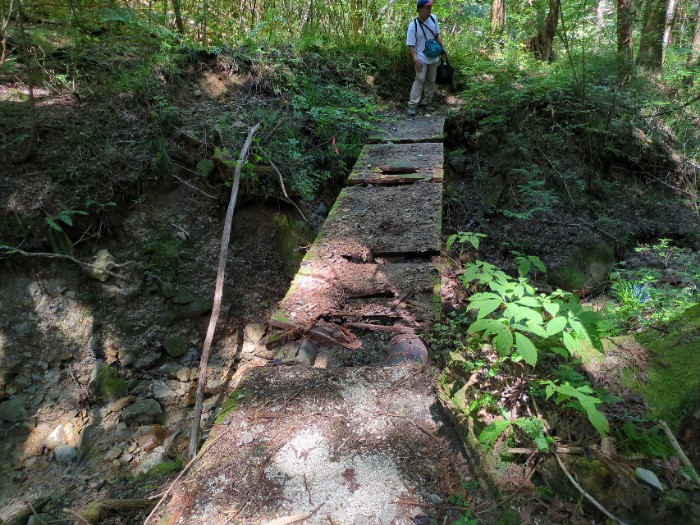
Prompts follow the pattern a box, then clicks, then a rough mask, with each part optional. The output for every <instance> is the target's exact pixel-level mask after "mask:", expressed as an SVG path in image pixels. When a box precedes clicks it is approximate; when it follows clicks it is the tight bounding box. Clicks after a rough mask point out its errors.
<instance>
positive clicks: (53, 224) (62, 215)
mask: <svg viewBox="0 0 700 525" xmlns="http://www.w3.org/2000/svg"><path fill="white" fill-rule="evenodd" d="M87 214H88V213H87V212H86V211H83V210H61V211H59V212H58V213H57V214H56V215H50V216H47V217H44V220H45V221H46V224H48V225H49V227H50V228H51V229H53V230H55V231H58V232H63V227H62V226H61V224H60V223H63V225H65V226H73V216H75V215H87Z"/></svg>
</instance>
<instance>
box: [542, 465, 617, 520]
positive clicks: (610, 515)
mask: <svg viewBox="0 0 700 525" xmlns="http://www.w3.org/2000/svg"><path fill="white" fill-rule="evenodd" d="M554 457H555V458H556V459H557V463H559V467H561V470H562V471H563V472H564V474H565V475H566V477H567V478H568V479H569V481H570V482H571V484H572V485H573V486H574V487H575V488H576V490H578V491H579V492H580V493H581V495H582V496H583V497H584V498H586V499H587V500H588V501H590V502H591V503H593V505H594V506H595V508H597V509H598V510H599V511H600V512H602V513H603V514H605V515H606V516H607V517H608V518H610V519H611V520H613V521H616V522H618V523H619V524H620V525H627V522H625V521H622V520H621V519H620V518H618V517H616V516H615V515H614V514H612V513H611V512H610V511H608V510H607V509H606V508H605V507H603V506H602V505H601V504H600V503H598V500H596V499H595V498H594V497H593V496H591V495H590V494H589V493H588V492H586V491H585V490H584V489H583V487H582V486H581V485H579V484H578V482H577V481H576V480H575V479H574V477H573V476H572V475H571V473H570V472H569V470H568V469H567V468H566V466H565V465H564V462H563V461H562V460H561V457H560V456H559V454H557V453H556V452H555V453H554Z"/></svg>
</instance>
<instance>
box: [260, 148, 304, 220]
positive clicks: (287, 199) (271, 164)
mask: <svg viewBox="0 0 700 525" xmlns="http://www.w3.org/2000/svg"><path fill="white" fill-rule="evenodd" d="M258 150H259V151H260V153H262V156H263V157H265V158H266V159H267V161H268V162H269V163H270V166H272V169H273V170H274V171H275V173H277V178H278V179H279V181H280V186H282V193H283V194H284V199H285V200H286V201H287V202H288V203H290V204H291V205H292V206H294V207H295V208H296V210H297V211H298V212H299V215H301V218H302V219H304V221H305V222H309V221H308V220H307V219H306V217H305V216H304V214H303V213H302V212H301V210H300V209H299V206H297V205H296V203H295V202H294V201H293V200H292V199H290V198H289V195H287V188H285V187H284V179H283V178H282V173H280V170H278V169H277V166H275V163H274V162H272V159H271V158H270V156H269V155H268V154H267V153H265V150H264V149H262V148H261V147H260V146H258Z"/></svg>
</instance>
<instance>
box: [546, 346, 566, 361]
mask: <svg viewBox="0 0 700 525" xmlns="http://www.w3.org/2000/svg"><path fill="white" fill-rule="evenodd" d="M550 350H551V351H552V352H554V353H555V354H557V355H559V356H561V357H563V358H564V359H569V357H571V354H570V353H569V352H568V351H567V350H566V348H561V347H559V346H555V347H552V348H550Z"/></svg>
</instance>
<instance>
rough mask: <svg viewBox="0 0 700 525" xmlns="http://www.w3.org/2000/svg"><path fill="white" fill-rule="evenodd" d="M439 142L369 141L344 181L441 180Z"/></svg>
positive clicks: (384, 182)
mask: <svg viewBox="0 0 700 525" xmlns="http://www.w3.org/2000/svg"><path fill="white" fill-rule="evenodd" d="M443 160H444V148H443V145H442V144H426V143H420V144H369V145H367V146H365V147H364V148H363V149H362V152H361V153H360V156H359V157H358V159H357V162H356V163H355V167H354V168H353V170H352V172H351V173H350V176H349V177H348V184H391V183H394V184H399V183H408V182H418V181H421V180H431V181H434V182H442V179H443Z"/></svg>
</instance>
